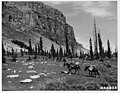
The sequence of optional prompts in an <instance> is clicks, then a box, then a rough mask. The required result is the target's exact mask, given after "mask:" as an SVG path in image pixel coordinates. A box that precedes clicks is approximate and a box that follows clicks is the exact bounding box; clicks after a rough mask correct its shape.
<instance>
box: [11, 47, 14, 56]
mask: <svg viewBox="0 0 120 93" xmlns="http://www.w3.org/2000/svg"><path fill="white" fill-rule="evenodd" d="M11 51H12V56H14V49H13V48H12V50H11Z"/></svg>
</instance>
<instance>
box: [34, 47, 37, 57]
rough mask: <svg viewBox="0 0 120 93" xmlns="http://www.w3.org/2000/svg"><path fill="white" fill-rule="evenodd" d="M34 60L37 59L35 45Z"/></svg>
mask: <svg viewBox="0 0 120 93" xmlns="http://www.w3.org/2000/svg"><path fill="white" fill-rule="evenodd" d="M34 59H37V45H35V51H34Z"/></svg>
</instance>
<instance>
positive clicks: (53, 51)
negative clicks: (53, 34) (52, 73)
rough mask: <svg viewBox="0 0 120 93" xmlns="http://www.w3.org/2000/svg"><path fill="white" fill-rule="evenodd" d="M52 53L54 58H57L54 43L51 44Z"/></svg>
mask: <svg viewBox="0 0 120 93" xmlns="http://www.w3.org/2000/svg"><path fill="white" fill-rule="evenodd" d="M51 55H52V57H53V60H54V58H55V49H54V45H53V44H52V46H51Z"/></svg>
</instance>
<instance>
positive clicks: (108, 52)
mask: <svg viewBox="0 0 120 93" xmlns="http://www.w3.org/2000/svg"><path fill="white" fill-rule="evenodd" d="M107 46H108V50H107V56H108V58H111V50H110V42H109V40H108V41H107Z"/></svg>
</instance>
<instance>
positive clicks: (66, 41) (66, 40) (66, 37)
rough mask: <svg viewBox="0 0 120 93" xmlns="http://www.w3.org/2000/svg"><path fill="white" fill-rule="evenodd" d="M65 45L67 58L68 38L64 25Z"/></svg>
mask: <svg viewBox="0 0 120 93" xmlns="http://www.w3.org/2000/svg"><path fill="white" fill-rule="evenodd" d="M65 44H66V56H67V57H68V56H69V45H68V36H67V24H65Z"/></svg>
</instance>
